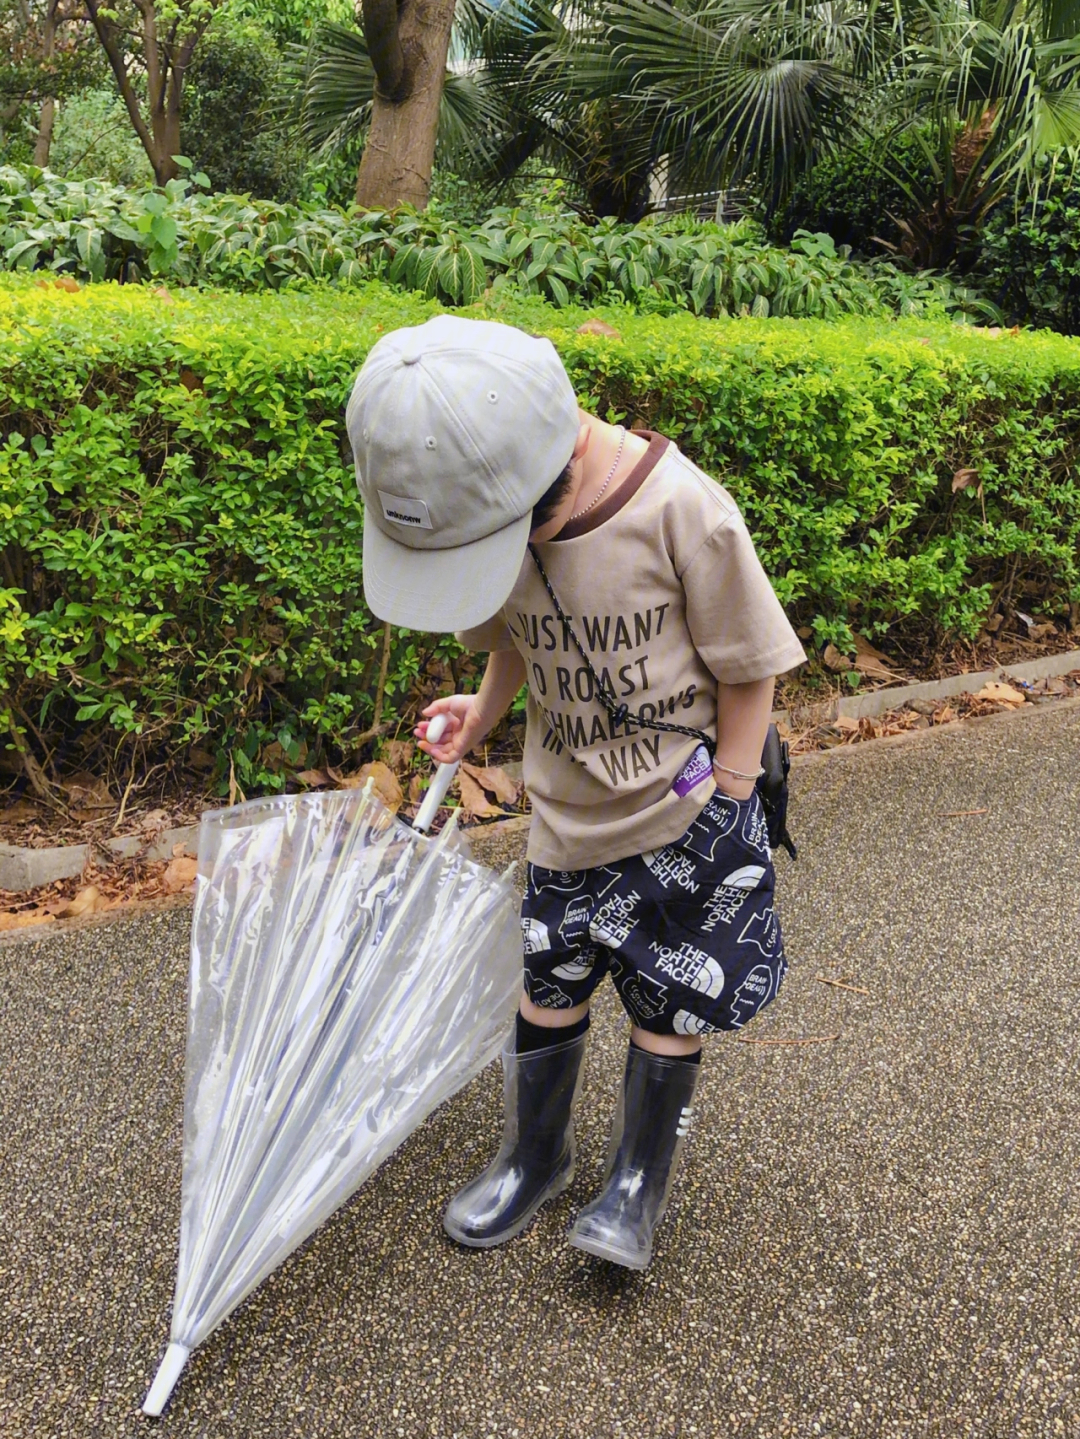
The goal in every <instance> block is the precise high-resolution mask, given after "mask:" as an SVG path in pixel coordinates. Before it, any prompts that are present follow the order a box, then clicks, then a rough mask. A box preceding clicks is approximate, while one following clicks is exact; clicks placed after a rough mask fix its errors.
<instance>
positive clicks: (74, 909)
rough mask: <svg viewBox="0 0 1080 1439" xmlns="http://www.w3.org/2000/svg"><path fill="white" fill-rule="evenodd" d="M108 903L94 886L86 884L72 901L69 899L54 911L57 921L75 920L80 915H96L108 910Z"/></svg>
mask: <svg viewBox="0 0 1080 1439" xmlns="http://www.w3.org/2000/svg"><path fill="white" fill-rule="evenodd" d="M108 907H109V901H108V900H107V899H106V898H105V896H104V895H103V894H102V893H101V890H100V889H98V887H97V885H96V884H88V885H86V886H85V887H84V888H83V889H80V890H79V892H78V894H77V895H76V896H75V898H74V899H69V900H68V902H67V904H65V905H62V906H61V908H60V909H58V910H57V911H56V916H57V918H58V919H77V918H78V917H79V915H82V914H96V913H97V912H98V910H102V909H108Z"/></svg>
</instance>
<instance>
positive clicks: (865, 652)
mask: <svg viewBox="0 0 1080 1439" xmlns="http://www.w3.org/2000/svg"><path fill="white" fill-rule="evenodd" d="M854 667H855V669H857V670H858V671H859V673H860V674H863V675H866V676H867V678H868V679H875V680H894V679H897V678H898V676H897V673H896V670H895V669H894V668H893V666H892V665H891V663H890V662H889V660H888V659H887V658H886V656H885V655H883V654H882V653H881V651H880V650H876V649H875V648H874V646H873V645H872V644H871V643H870V641H869V640H868V639H864V638H863V636H862V635H856V636H855V660H854Z"/></svg>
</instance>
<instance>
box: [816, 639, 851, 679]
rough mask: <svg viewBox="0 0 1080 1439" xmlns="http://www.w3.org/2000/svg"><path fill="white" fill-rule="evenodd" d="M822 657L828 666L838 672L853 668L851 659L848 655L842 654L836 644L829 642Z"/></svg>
mask: <svg viewBox="0 0 1080 1439" xmlns="http://www.w3.org/2000/svg"><path fill="white" fill-rule="evenodd" d="M822 659H823V660H824V661H825V664H826V665H827V666H828V668H829V669H831V670H833V671H834V672H835V673H837V674H840V673H841V672H846V671H847V670H849V669H851V661H850V660H849V659H848V657H847V655H842V654H841V653H840V651H839V650H838V649H837V648H836V646H835V645H834V644H827V645H826V646H825V653H824V654H823V655H822Z"/></svg>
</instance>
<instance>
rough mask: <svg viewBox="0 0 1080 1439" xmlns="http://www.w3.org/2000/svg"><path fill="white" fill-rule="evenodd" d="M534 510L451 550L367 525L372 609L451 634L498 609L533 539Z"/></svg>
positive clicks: (415, 627) (418, 627) (366, 578)
mask: <svg viewBox="0 0 1080 1439" xmlns="http://www.w3.org/2000/svg"><path fill="white" fill-rule="evenodd" d="M531 526H532V511H531V510H530V511H527V512H526V513H525V514H524V515H522V516H521V518H520V519H517V520H515V521H514V522H513V523H512V524H509V525H506V526H505V527H504V528H503V529H501V530H497V531H496V532H495V534H493V535H485V536H484V538H483V539H482V540H475V541H474V542H473V543H472V544H471V545H458V546H456V547H455V548H453V549H447V550H414V549H412V548H410V547H409V546H408V545H401V544H398V543H397V541H396V540H392V539H390V537H389V536H388V535H386V534H384V533H383V531H382V530H380V529H379V527H378V526H377V525H375V524H367V525H365V526H364V595H365V598H366V599H367V602H368V607H369V608H370V609H371V611H372V613H373V614H374V615H376V616H377V617H378V618H379V619H381V620H389V621H390V623H391V624H395V625H403V626H404V627H405V628H406V629H410V630H429V631H434V632H436V633H441V634H449V633H450V632H451V631H452V630H467V629H471V628H472V627H473V626H474V625H480V624H483V623H484V621H485V620H489V619H491V618H492V616H493V615H496V614H498V612H499V610H501V609H502V607H503V605H504V604H505V603H506V601H507V599H508V598H509V595H510V591H511V590H512V589H513V588H514V582H515V581H516V579H517V577H518V574H519V573H520V571H521V562H522V560H523V559H524V558H525V550H526V548H527V546H528V543H529V530H530V528H531Z"/></svg>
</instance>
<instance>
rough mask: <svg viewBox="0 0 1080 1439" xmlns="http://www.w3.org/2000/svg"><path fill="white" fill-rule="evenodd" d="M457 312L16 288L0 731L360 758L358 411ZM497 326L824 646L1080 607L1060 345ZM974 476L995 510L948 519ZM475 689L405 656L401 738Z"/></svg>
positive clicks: (319, 297)
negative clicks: (702, 507) (751, 555)
mask: <svg viewBox="0 0 1080 1439" xmlns="http://www.w3.org/2000/svg"><path fill="white" fill-rule="evenodd" d="M58 286H59V287H63V286H70V287H71V291H69V290H68V289H64V288H58ZM436 309H437V306H436V305H435V304H434V302H427V301H423V300H421V299H419V298H417V297H415V296H411V297H410V296H402V295H400V294H395V293H394V292H392V291H390V290H389V289H387V288H386V287H385V286H381V285H378V284H373V285H370V286H368V287H367V288H366V289H359V290H357V291H355V292H353V293H351V294H349V295H343V294H341V293H340V292H333V291H330V290H326V291H319V290H316V289H312V290H311V291H310V292H309V293H293V294H285V295H236V294H223V293H220V292H219V293H211V292H207V293H200V292H194V291H193V292H189V293H185V294H176V295H170V293H169V292H168V291H167V290H165V289H162V288H158V289H156V290H152V289H150V288H149V287H145V286H135V285H128V286H122V287H121V286H117V285H99V286H90V287H87V288H85V289H82V290H79V289H76V287H75V286H74V282H72V281H70V280H67V279H63V278H61V279H59V280H53V279H45V278H40V277H39V278H37V279H35V278H33V277H30V276H26V277H11V276H8V277H5V278H4V279H3V280H2V282H0V396H2V399H0V556H2V561H3V566H2V569H0V719H3V720H4V722H5V723H8V724H9V725H10V724H11V723H15V724H16V725H17V726H18V727H21V728H22V729H24V730H25V731H26V732H27V734H28V735H29V736H30V737H31V738H32V737H33V735H34V732H35V730H37V731H40V732H41V733H43V734H45V735H47V736H48V743H49V745H50V747H56V746H59V747H60V750H61V752H62V753H65V754H68V755H72V756H74V758H76V759H78V758H79V757H80V756H83V755H85V754H86V753H87V752H88V751H89V749H90V748H91V747H92V746H93V745H101V744H104V743H106V742H108V743H109V744H110V746H113V747H115V746H116V745H118V744H119V743H120V742H125V743H127V744H128V745H129V746H130V745H131V744H133V743H138V744H140V745H142V746H143V747H144V748H145V749H146V750H147V751H148V752H153V751H155V749H156V750H157V751H158V752H161V751H162V750H166V751H168V752H175V750H176V748H177V747H178V746H181V745H187V744H195V743H197V744H198V745H199V746H200V747H201V748H205V747H207V746H209V747H212V748H216V750H217V752H218V756H219V766H220V770H221V772H222V773H225V774H228V772H229V767H230V765H231V766H232V769H233V772H234V774H235V776H236V778H237V779H238V781H239V782H240V784H241V786H242V787H243V788H244V789H249V788H250V787H251V786H253V785H259V786H265V785H268V784H272V783H275V782H277V783H280V774H279V775H278V778H277V779H276V780H275V778H274V773H275V768H276V770H278V771H279V770H280V768H281V766H282V765H283V764H284V763H285V761H286V759H290V760H292V761H293V762H294V763H299V762H300V759H301V757H302V755H303V753H304V749H303V747H304V746H305V745H306V746H308V747H309V762H311V758H312V757H313V756H314V755H315V753H316V752H317V751H318V752H321V753H322V754H325V753H327V752H330V753H331V755H333V754H337V753H340V752H341V751H342V750H347V749H348V748H349V746H350V745H351V744H353V743H354V742H355V741H356V739H357V737H358V735H359V734H361V733H362V732H363V731H365V730H366V729H368V728H369V726H370V724H371V722H372V720H373V718H374V716H373V691H374V689H375V680H376V676H377V674H378V669H379V664H380V661H381V645H382V627H381V626H380V625H379V624H378V623H377V622H376V621H374V620H373V619H372V617H371V616H370V615H369V613H368V612H367V610H366V608H365V605H364V602H363V592H362V585H361V544H360V538H361V529H362V516H361V509H360V504H359V501H358V499H357V495H356V490H355V485H354V482H353V476H352V472H351V463H350V459H349V455H348V446H347V442H346V439H345V435H344V425H343V415H344V406H345V401H346V398H347V396H348V393H349V389H350V386H351V383H352V380H353V377H354V375H355V372H356V370H357V368H358V367H359V365H360V364H361V362H362V361H363V358H364V356H365V354H366V353H367V351H368V349H369V347H370V346H371V345H372V344H373V343H374V341H375V340H376V339H377V338H378V336H379V335H380V334H381V333H385V332H386V331H388V330H390V329H393V328H394V327H396V326H400V325H405V324H415V323H418V322H420V321H422V320H423V319H424V318H425V317H426V316H428V315H430V314H432V313H434V312H435V311H436ZM475 313H481V314H490V315H494V316H495V317H497V318H501V319H504V320H506V321H508V322H510V323H516V324H519V325H521V326H522V327H524V328H527V329H529V330H531V331H533V332H537V333H545V334H548V335H550V336H551V337H552V339H553V340H554V342H555V343H556V345H557V346H558V347H559V350H560V352H561V354H562V355H563V357H564V360H565V362H566V364H567V366H568V369H569V371H570V374H571V377H572V379H573V382H574V385H575V387H576V389H577V390H578V392H579V394H580V395H581V396H582V398H583V401H584V402H585V403H586V404H587V405H588V406H590V407H591V408H593V409H595V410H597V411H598V412H601V413H605V414H607V415H609V416H611V417H619V418H626V419H628V420H630V421H633V422H634V423H637V424H643V425H646V426H649V427H652V428H656V429H658V430H660V431H662V432H663V433H665V434H668V435H670V436H671V437H672V438H673V439H674V440H676V441H677V442H678V443H679V444H680V445H681V446H682V447H683V448H684V449H685V451H686V452H687V453H688V454H690V455H691V456H692V457H693V458H695V459H696V460H697V461H698V462H699V463H701V464H702V465H703V466H704V467H705V468H706V469H707V470H708V471H709V472H710V473H712V474H714V475H716V476H717V477H718V478H719V479H721V480H722V481H723V482H724V483H725V484H726V485H727V486H728V487H729V488H730V489H731V490H732V492H733V493H734V494H735V496H736V498H737V499H738V501H739V503H740V504H741V505H742V507H743V509H744V512H745V513H746V515H747V517H748V520H749V523H750V526H751V528H752V530H753V532H754V534H755V536H756V538H757V541H758V544H759V547H760V552H761V554H762V556H763V559H764V563H765V565H766V568H767V570H768V571H769V573H770V575H771V576H772V578H773V581H774V583H775V585H776V588H777V591H778V593H779V595H780V597H781V599H782V600H783V602H784V603H785V604H786V605H787V606H788V609H789V613H790V614H791V616H792V618H793V619H794V620H795V621H796V622H797V623H800V624H809V625H812V626H813V628H814V630H815V632H816V634H817V635H818V636H819V637H820V638H834V639H842V638H843V637H844V636H845V635H846V633H847V626H848V625H849V624H851V623H857V624H858V627H859V628H860V629H862V630H864V631H866V632H867V633H868V634H871V635H876V636H880V635H883V634H886V633H887V632H888V631H889V630H890V629H893V630H894V631H896V630H900V631H902V630H903V629H904V628H906V627H911V626H920V627H922V628H926V627H927V626H932V627H936V628H937V629H939V630H945V631H954V632H960V633H963V634H971V633H973V632H974V631H975V630H977V628H978V627H979V625H980V623H981V622H982V621H983V619H984V618H985V616H986V613H987V609H988V606H989V604H990V603H991V598H992V596H995V595H997V594H998V593H999V590H1000V589H1001V588H1002V587H1004V589H1005V594H1006V597H1007V596H1008V595H1010V594H1011V595H1013V596H1016V595H1018V594H1020V593H1024V594H1025V595H1027V596H1030V595H1031V593H1032V587H1036V588H1037V589H1038V591H1039V597H1038V598H1028V601H1027V605H1026V606H1025V608H1028V607H1035V608H1037V609H1040V608H1041V609H1043V610H1044V611H1045V610H1047V609H1049V610H1051V611H1052V610H1053V608H1054V606H1064V605H1066V604H1067V603H1069V602H1075V601H1077V600H1080V555H1078V540H1080V486H1078V482H1077V470H1076V465H1077V448H1078V444H1080V441H1078V436H1080V348H1078V347H1077V346H1075V345H1074V344H1072V342H1070V341H1068V340H1063V339H1059V338H1056V337H1052V336H1033V335H1019V336H1011V335H1009V334H1007V333H1005V334H1000V333H999V334H998V335H997V337H996V338H995V336H994V333H993V332H979V331H977V330H974V329H972V328H968V327H959V326H955V325H951V324H948V323H945V322H935V323H927V322H926V321H924V320H920V321H888V322H884V321H880V320H879V321H868V320H863V319H848V320H845V321H842V322H838V323H835V324H825V323H822V322H817V321H804V322H801V323H798V324H796V323H794V322H791V321H784V320H766V321H756V320H749V321H747V320H742V321H735V320H730V321H702V320H695V319H694V318H693V317H692V316H689V315H685V314H683V315H676V316H669V317H660V316H655V315H654V316H635V315H633V314H632V313H630V312H629V311H627V310H625V309H623V310H621V311H620V310H618V309H614V310H613V309H608V310H605V311H600V312H597V313H598V314H599V315H600V316H601V317H602V318H603V319H604V320H605V321H607V322H608V323H609V324H610V325H612V326H613V327H617V329H618V331H619V336H620V337H611V336H605V335H603V334H597V333H591V332H581V331H580V330H579V326H580V325H581V323H582V321H583V320H584V319H585V318H586V312H584V311H582V310H577V309H574V308H573V307H570V308H567V309H564V310H562V311H557V310H555V309H553V308H552V307H551V306H550V305H547V304H545V303H543V302H542V301H539V300H538V299H536V298H528V297H523V296H521V295H517V294H513V293H511V292H506V293H504V294H503V295H501V296H495V297H493V298H492V300H491V302H490V303H489V304H488V305H487V306H486V307H484V308H480V309H478V310H477V311H476V312H475ZM959 469H968V470H972V471H974V472H975V475H976V476H977V480H978V484H977V485H976V484H975V483H972V484H969V485H968V486H967V488H965V489H961V490H959V491H957V492H956V493H954V491H953V487H952V478H953V475H954V473H955V472H956V471H957V470H959ZM969 478H970V477H969ZM1021 586H1027V587H1028V588H1027V589H1026V590H1022V589H1021V588H1020V587H1021ZM460 664H461V661H460V660H459V658H458V657H457V651H456V649H455V646H454V645H453V642H452V641H451V640H449V639H448V638H446V637H433V636H418V635H414V634H410V633H407V632H395V633H394V635H393V643H392V648H391V653H390V663H389V671H390V681H389V691H388V693H389V698H388V705H389V707H390V709H391V711H393V710H395V709H400V708H401V707H402V706H403V705H405V704H406V703H407V702H408V701H409V699H410V697H411V696H413V695H414V691H415V687H416V686H417V685H418V684H419V685H420V686H421V687H425V688H426V689H427V690H428V692H430V691H431V690H432V689H433V688H435V687H436V686H437V685H438V684H439V683H440V682H445V683H450V680H449V678H448V677H447V675H446V666H449V665H457V666H459V668H458V671H457V679H458V680H460V678H461V669H460ZM425 676H426V677H425ZM35 742H36V741H35ZM275 756H276V758H274V757H275Z"/></svg>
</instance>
